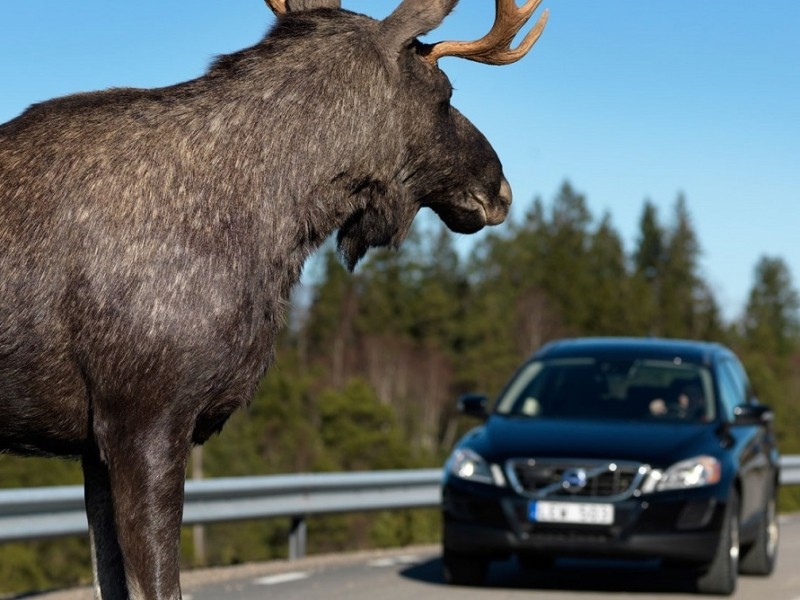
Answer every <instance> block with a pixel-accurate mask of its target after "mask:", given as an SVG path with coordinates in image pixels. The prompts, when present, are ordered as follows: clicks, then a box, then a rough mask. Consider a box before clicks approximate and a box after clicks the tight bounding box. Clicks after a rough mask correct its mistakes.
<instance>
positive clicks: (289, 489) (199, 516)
mask: <svg viewBox="0 0 800 600" xmlns="http://www.w3.org/2000/svg"><path fill="white" fill-rule="evenodd" d="M441 477H442V472H441V469H417V470H405V471H372V472H356V473H314V474H301V475H272V476H265V477H231V478H219V479H204V480H199V481H195V480H189V481H187V482H186V497H185V502H184V513H183V524H184V525H201V524H209V523H218V522H225V521H240V520H246V519H261V518H268V517H291V518H292V529H291V534H290V538H289V556H290V558H298V557H301V556H304V555H305V547H306V525H305V518H306V517H308V516H312V515H321V514H333V513H344V512H359V511H374V510H389V509H410V508H432V507H436V506H438V505H439V500H440V484H441ZM84 510H85V509H84V501H83V486H80V485H76V486H61V487H43V488H29V489H9V490H0V543H2V542H12V541H23V540H39V539H47V538H53V537H63V536H70V535H86V534H87V532H88V527H89V526H88V523H87V521H86V514H85V512H84Z"/></svg>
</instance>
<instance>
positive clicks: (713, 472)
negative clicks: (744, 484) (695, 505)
mask: <svg viewBox="0 0 800 600" xmlns="http://www.w3.org/2000/svg"><path fill="white" fill-rule="evenodd" d="M721 478H722V467H721V465H720V463H719V461H718V460H717V459H716V458H714V457H713V456H695V457H694V458H688V459H686V460H682V461H680V462H677V463H675V464H674V465H672V466H671V467H669V468H668V469H665V470H663V471H660V470H657V469H656V470H653V471H651V472H650V474H649V476H648V477H647V480H646V481H645V483H644V485H643V486H642V491H643V492H645V493H648V492H654V491H655V492H664V491H667V490H684V489H687V488H696V487H702V486H705V485H714V484H715V483H718V482H719V480H720V479H721Z"/></svg>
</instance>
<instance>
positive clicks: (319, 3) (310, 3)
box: [286, 0, 342, 12]
mask: <svg viewBox="0 0 800 600" xmlns="http://www.w3.org/2000/svg"><path fill="white" fill-rule="evenodd" d="M341 7H342V0H286V10H288V11H289V12H297V11H300V10H312V9H314V8H341Z"/></svg>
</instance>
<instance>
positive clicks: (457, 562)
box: [442, 548, 489, 586]
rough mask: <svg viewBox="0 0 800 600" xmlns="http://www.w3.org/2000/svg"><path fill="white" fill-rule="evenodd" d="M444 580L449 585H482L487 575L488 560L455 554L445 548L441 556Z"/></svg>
mask: <svg viewBox="0 0 800 600" xmlns="http://www.w3.org/2000/svg"><path fill="white" fill-rule="evenodd" d="M442 568H443V575H444V580H445V582H446V583H448V584H450V585H469V586H478V585H483V583H484V582H485V581H486V575H487V574H488V573H489V560H488V559H486V558H483V557H480V556H468V555H464V554H456V553H453V552H452V551H450V550H447V549H446V548H445V550H444V552H443V554H442Z"/></svg>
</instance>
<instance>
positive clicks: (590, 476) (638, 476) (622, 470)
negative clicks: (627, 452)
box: [506, 459, 647, 499]
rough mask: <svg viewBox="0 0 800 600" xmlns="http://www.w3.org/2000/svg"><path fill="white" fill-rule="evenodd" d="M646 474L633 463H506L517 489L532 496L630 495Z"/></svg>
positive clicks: (509, 476)
mask: <svg viewBox="0 0 800 600" xmlns="http://www.w3.org/2000/svg"><path fill="white" fill-rule="evenodd" d="M646 471H647V468H646V467H643V465H641V464H640V463H629V462H625V463H622V462H609V461H603V462H594V461H585V462H555V461H543V460H535V459H513V460H509V461H508V462H507V463H506V473H507V475H508V478H509V480H510V481H511V484H512V486H513V487H514V489H516V490H517V492H519V493H520V494H524V495H526V496H532V497H545V496H560V497H567V498H573V497H591V498H606V499H610V498H611V497H615V496H627V495H630V494H631V493H633V491H634V489H636V488H637V487H638V485H639V483H640V482H641V480H642V478H643V477H644V475H645V474H646Z"/></svg>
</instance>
